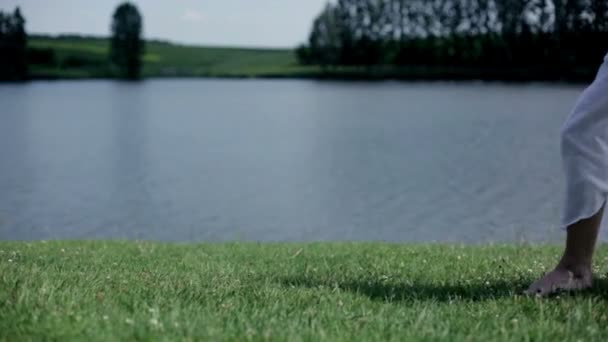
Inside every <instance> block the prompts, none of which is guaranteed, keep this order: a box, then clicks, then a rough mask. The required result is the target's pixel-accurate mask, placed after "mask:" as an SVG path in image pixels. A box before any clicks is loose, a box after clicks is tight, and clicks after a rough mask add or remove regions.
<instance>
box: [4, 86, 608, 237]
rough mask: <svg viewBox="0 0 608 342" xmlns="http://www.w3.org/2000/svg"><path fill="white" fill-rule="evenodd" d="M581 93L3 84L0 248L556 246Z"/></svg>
mask: <svg viewBox="0 0 608 342" xmlns="http://www.w3.org/2000/svg"><path fill="white" fill-rule="evenodd" d="M582 89H583V87H582V86H580V85H548V84H528V85H521V84H519V85H505V84H500V83H475V82H471V83H403V82H355V83H348V82H321V81H308V80H213V79H208V80H174V79H168V80H149V81H145V82H142V83H122V82H114V81H58V82H33V83H27V84H3V85H0V106H1V107H0V120H1V121H0V239H2V240H38V239H140V240H159V241H179V242H182V241H183V242H190V241H196V242H201V241H214V242H215V241H372V240H373V241H390V242H456V243H479V242H514V241H515V242H517V241H559V239H560V238H562V237H563V235H562V233H561V232H559V230H558V224H559V217H560V210H561V207H562V202H563V191H564V185H563V174H562V170H561V161H560V157H559V131H560V127H561V124H562V122H563V120H564V119H565V118H566V116H567V115H568V112H569V111H570V109H571V108H572V106H573V103H574V101H575V99H576V97H577V96H578V94H579V93H580V92H581V90H582ZM604 237H606V234H604Z"/></svg>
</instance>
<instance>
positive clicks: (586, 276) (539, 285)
mask: <svg viewBox="0 0 608 342" xmlns="http://www.w3.org/2000/svg"><path fill="white" fill-rule="evenodd" d="M573 271H574V272H573ZM592 284H593V279H592V275H591V270H590V269H588V268H585V267H583V268H579V269H573V268H570V269H569V268H566V267H562V266H558V267H557V268H556V269H555V270H553V271H552V272H550V273H549V274H546V275H545V276H544V277H542V278H541V279H539V280H537V281H536V282H535V283H534V284H532V285H531V286H530V288H529V289H528V290H527V291H525V292H524V293H525V294H526V295H535V296H539V297H546V296H549V295H552V294H555V293H558V292H562V291H566V292H571V291H581V290H585V289H588V288H590V287H591V286H592Z"/></svg>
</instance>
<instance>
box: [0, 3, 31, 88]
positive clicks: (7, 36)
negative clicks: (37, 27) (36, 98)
mask: <svg viewBox="0 0 608 342" xmlns="http://www.w3.org/2000/svg"><path fill="white" fill-rule="evenodd" d="M26 77H27V33H26V32H25V19H24V18H23V16H22V15H21V11H20V10H19V7H17V8H16V9H15V11H14V12H13V14H9V13H3V12H2V11H0V80H9V81H16V80H23V79H25V78H26Z"/></svg>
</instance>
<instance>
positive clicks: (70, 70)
mask: <svg viewBox="0 0 608 342" xmlns="http://www.w3.org/2000/svg"><path fill="white" fill-rule="evenodd" d="M28 47H29V48H30V49H31V48H33V49H42V50H45V49H46V50H48V49H51V50H52V51H54V53H53V54H54V58H53V61H52V62H51V63H44V64H40V63H39V64H30V76H31V77H32V78H89V77H92V78H103V77H108V76H110V75H111V69H110V66H109V63H108V49H109V40H107V39H102V38H75V37H63V38H50V37H32V38H30V40H29V43H28ZM143 59H144V69H143V75H144V76H145V77H202V76H207V77H213V76H217V77H270V76H285V77H288V76H298V75H303V74H307V73H314V72H315V70H316V68H315V67H303V66H300V65H298V63H297V61H296V58H295V55H294V53H293V51H292V50H288V49H249V48H224V47H200V46H186V45H177V44H172V43H168V42H160V41H149V42H147V43H146V54H145V55H144V58H143Z"/></svg>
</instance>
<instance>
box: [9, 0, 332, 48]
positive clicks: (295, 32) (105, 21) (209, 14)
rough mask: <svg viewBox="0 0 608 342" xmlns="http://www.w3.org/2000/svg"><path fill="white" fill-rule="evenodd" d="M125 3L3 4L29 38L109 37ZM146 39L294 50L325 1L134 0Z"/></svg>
mask: <svg viewBox="0 0 608 342" xmlns="http://www.w3.org/2000/svg"><path fill="white" fill-rule="evenodd" d="M121 2H122V1H121V0H0V9H2V10H12V9H14V7H15V6H20V7H21V9H22V11H23V13H24V15H25V17H26V19H27V30H28V32H30V33H52V34H57V33H81V34H94V35H107V34H108V32H109V27H110V17H111V15H112V12H113V11H114V8H115V7H116V5H117V4H119V3H121ZM131 2H132V3H135V4H136V5H137V7H138V8H139V10H140V11H141V12H142V14H143V16H144V32H145V36H146V38H161V39H168V40H172V41H175V42H181V43H188V44H209V45H230V46H233V45H238V46H262V47H292V46H295V45H296V44H299V43H302V42H304V41H305V40H306V38H307V36H308V32H309V30H310V27H311V24H312V20H313V19H314V17H315V16H316V15H317V14H318V13H319V12H320V11H321V10H322V8H323V7H324V5H325V3H326V2H327V0H132V1H131Z"/></svg>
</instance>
